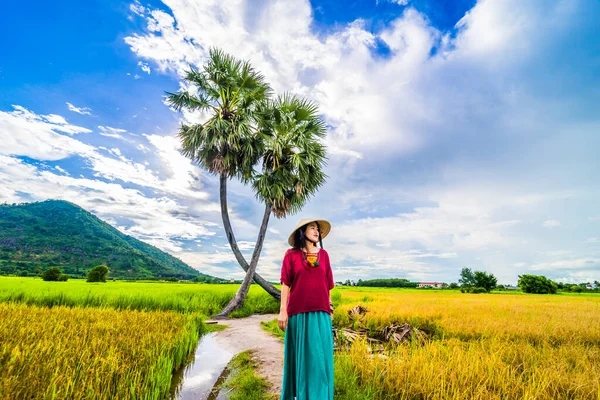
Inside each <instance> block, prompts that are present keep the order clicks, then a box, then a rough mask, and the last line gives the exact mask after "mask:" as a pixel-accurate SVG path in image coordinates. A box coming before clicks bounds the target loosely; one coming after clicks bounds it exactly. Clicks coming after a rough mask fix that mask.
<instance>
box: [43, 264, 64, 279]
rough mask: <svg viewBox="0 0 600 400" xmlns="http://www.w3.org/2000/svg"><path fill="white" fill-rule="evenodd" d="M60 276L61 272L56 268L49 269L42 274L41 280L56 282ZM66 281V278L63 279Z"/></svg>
mask: <svg viewBox="0 0 600 400" xmlns="http://www.w3.org/2000/svg"><path fill="white" fill-rule="evenodd" d="M61 276H62V271H61V270H60V269H59V268H58V267H51V268H48V269H47V270H45V271H44V272H43V273H42V279H43V280H45V281H52V282H57V281H59V280H60V277H61ZM64 280H66V277H65V279H64Z"/></svg>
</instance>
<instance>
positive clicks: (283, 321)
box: [277, 283, 290, 331]
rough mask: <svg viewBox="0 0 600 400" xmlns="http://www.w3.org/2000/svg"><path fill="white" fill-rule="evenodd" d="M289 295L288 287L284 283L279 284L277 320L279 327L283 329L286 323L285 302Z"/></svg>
mask: <svg viewBox="0 0 600 400" xmlns="http://www.w3.org/2000/svg"><path fill="white" fill-rule="evenodd" d="M289 295H290V287H289V286H288V285H286V284H285V283H284V284H282V285H281V305H280V306H279V318H278V320H277V322H278V324H279V328H280V329H281V330H282V331H285V328H287V323H288V313H287V303H288V298H289Z"/></svg>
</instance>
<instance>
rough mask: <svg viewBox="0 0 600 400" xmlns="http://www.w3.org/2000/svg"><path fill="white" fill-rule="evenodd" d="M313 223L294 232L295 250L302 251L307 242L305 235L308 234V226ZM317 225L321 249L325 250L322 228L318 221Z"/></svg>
mask: <svg viewBox="0 0 600 400" xmlns="http://www.w3.org/2000/svg"><path fill="white" fill-rule="evenodd" d="M311 223H312V222H310V223H308V224H306V225H303V226H301V227H300V228H298V229H296V232H294V246H292V247H293V248H294V249H301V248H303V247H304V244H305V240H306V237H305V236H304V234H305V233H306V228H308V225H310V224H311ZM315 224H317V229H318V230H319V243H320V244H321V248H323V239H322V238H321V227H320V226H319V223H318V222H316V221H315Z"/></svg>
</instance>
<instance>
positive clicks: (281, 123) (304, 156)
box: [216, 94, 326, 318]
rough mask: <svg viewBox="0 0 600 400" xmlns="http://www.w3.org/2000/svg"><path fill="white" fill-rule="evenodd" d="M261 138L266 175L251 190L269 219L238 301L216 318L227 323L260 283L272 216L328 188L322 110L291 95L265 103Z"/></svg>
mask: <svg viewBox="0 0 600 400" xmlns="http://www.w3.org/2000/svg"><path fill="white" fill-rule="evenodd" d="M256 119H257V121H258V133H257V137H258V138H259V139H260V144H259V146H260V145H262V149H261V154H262V163H261V166H262V170H261V171H260V172H259V173H256V174H254V176H253V179H252V187H253V188H254V191H255V193H256V197H257V198H258V199H259V200H260V201H262V202H264V203H265V205H266V206H265V214H264V217H263V221H262V225H261V227H260V232H259V235H258V240H257V243H256V247H255V249H254V254H253V256H252V261H251V262H250V268H249V269H248V270H247V271H246V276H245V277H244V280H243V282H242V285H241V286H240V288H239V289H238V291H237V293H236V295H235V296H234V298H233V299H232V300H231V301H230V302H229V304H227V306H226V307H225V308H224V309H223V311H221V313H219V314H218V315H217V316H216V317H217V318H218V317H225V316H227V315H228V314H229V313H230V312H231V311H233V310H235V309H236V308H239V307H240V306H241V305H242V304H243V302H244V299H245V298H246V295H247V294H248V290H249V288H250V283H251V282H252V279H253V278H254V277H255V271H256V266H257V264H258V257H259V255H260V250H261V248H262V243H263V241H264V236H265V234H266V230H267V225H268V222H269V216H270V214H271V212H272V213H273V214H274V215H275V216H276V217H277V218H284V217H286V216H287V215H288V214H291V213H295V212H297V211H299V210H300V209H301V208H302V206H303V205H304V204H305V203H306V201H307V200H308V199H309V198H310V197H311V196H312V195H314V194H315V193H316V191H317V189H318V188H319V187H320V186H321V185H323V183H324V182H325V178H326V176H325V174H324V173H323V171H322V169H323V166H324V165H325V160H326V157H325V146H324V145H323V144H322V143H321V142H320V140H319V139H321V138H323V137H324V136H325V132H326V125H325V123H324V122H323V120H322V119H321V118H320V117H319V114H318V108H317V106H316V105H315V104H314V103H312V102H310V101H308V100H304V99H301V98H299V97H296V96H292V95H288V94H286V95H284V96H282V97H278V98H277V99H275V100H272V101H270V100H268V101H264V102H262V103H261V105H260V106H259V107H258V109H257V110H256Z"/></svg>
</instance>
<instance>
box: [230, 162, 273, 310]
mask: <svg viewBox="0 0 600 400" xmlns="http://www.w3.org/2000/svg"><path fill="white" fill-rule="evenodd" d="M220 196H221V216H222V218H223V227H224V228H225V234H226V236H227V241H228V242H229V246H231V250H232V251H233V254H234V256H235V258H236V260H237V262H238V264H240V267H242V269H243V270H244V271H246V272H248V270H249V269H250V266H249V265H248V263H247V262H246V259H245V258H244V256H243V255H242V252H241V251H240V249H239V247H238V245H237V241H236V240H235V235H234V234H233V228H232V227H231V221H230V220H229V210H228V209H227V176H226V175H225V174H221V180H220ZM259 254H260V253H259ZM257 262H258V260H257ZM254 282H256V283H257V284H259V285H260V287H262V288H263V289H264V290H265V291H266V292H267V293H269V294H270V295H271V296H273V297H274V298H275V299H277V300H281V291H279V289H277V288H276V287H275V286H273V285H271V284H270V283H269V282H268V281H267V280H266V279H264V278H263V277H262V276H260V275H258V274H257V273H254Z"/></svg>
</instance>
